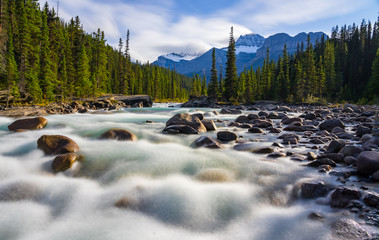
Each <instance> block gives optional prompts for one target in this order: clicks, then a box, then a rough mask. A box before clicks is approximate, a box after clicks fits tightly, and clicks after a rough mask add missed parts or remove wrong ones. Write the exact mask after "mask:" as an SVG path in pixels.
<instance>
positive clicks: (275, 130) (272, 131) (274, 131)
mask: <svg viewBox="0 0 379 240" xmlns="http://www.w3.org/2000/svg"><path fill="white" fill-rule="evenodd" d="M281 132H282V130H280V129H279V128H271V129H270V133H281Z"/></svg>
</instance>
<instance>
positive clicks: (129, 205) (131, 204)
mask: <svg viewBox="0 0 379 240" xmlns="http://www.w3.org/2000/svg"><path fill="white" fill-rule="evenodd" d="M139 205H140V202H139V201H138V200H137V199H136V198H133V197H122V198H121V199H119V200H118V201H117V202H115V204H114V206H115V207H118V208H126V209H132V210H139V208H140V206H139Z"/></svg>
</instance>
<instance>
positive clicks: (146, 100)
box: [114, 95, 153, 107]
mask: <svg viewBox="0 0 379 240" xmlns="http://www.w3.org/2000/svg"><path fill="white" fill-rule="evenodd" d="M114 100H116V101H121V102H123V103H125V104H126V105H129V106H133V105H135V104H136V103H137V104H139V103H141V102H142V105H143V107H152V106H153V101H152V100H151V97H150V96H148V95H132V96H115V97H114Z"/></svg>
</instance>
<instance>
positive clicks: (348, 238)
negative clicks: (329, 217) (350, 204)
mask: <svg viewBox="0 0 379 240" xmlns="http://www.w3.org/2000/svg"><path fill="white" fill-rule="evenodd" d="M331 228H332V239H334V240H356V239H371V235H370V234H369V233H368V232H367V230H366V229H365V228H363V227H362V226H361V225H360V224H359V223H357V222H356V221H354V220H353V219H349V218H342V219H338V220H337V221H336V222H334V223H333V224H332V226H331Z"/></svg>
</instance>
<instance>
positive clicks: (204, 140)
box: [194, 136, 223, 148]
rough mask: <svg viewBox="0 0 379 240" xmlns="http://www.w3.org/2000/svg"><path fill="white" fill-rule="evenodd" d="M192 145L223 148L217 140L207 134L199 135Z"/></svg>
mask: <svg viewBox="0 0 379 240" xmlns="http://www.w3.org/2000/svg"><path fill="white" fill-rule="evenodd" d="M194 145H195V146H196V147H206V148H223V147H222V145H221V143H220V142H219V141H217V140H215V139H213V138H210V137H207V136H201V137H199V138H198V139H196V140H195V142H194Z"/></svg>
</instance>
